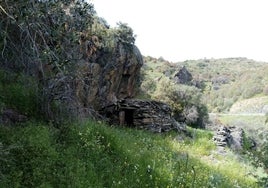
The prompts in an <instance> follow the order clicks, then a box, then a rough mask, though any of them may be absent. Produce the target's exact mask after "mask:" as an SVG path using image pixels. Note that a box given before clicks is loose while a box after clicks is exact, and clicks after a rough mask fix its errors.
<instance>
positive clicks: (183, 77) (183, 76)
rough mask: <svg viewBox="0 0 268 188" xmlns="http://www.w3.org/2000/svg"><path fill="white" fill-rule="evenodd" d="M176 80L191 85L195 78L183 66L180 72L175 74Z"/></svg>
mask: <svg viewBox="0 0 268 188" xmlns="http://www.w3.org/2000/svg"><path fill="white" fill-rule="evenodd" d="M174 79H175V81H176V82H177V83H179V84H186V85H191V81H192V80H193V76H192V74H191V73H190V72H189V71H188V70H187V69H186V67H185V66H183V67H182V68H181V69H180V70H179V72H178V73H176V74H175V77H174Z"/></svg>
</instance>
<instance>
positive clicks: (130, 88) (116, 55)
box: [75, 43, 143, 111]
mask: <svg viewBox="0 0 268 188" xmlns="http://www.w3.org/2000/svg"><path fill="white" fill-rule="evenodd" d="M142 64H143V59H142V55H141V53H140V51H139V50H138V48H137V47H136V46H132V47H131V48H126V47H125V46H124V45H123V44H120V43H119V44H118V45H117V47H116V48H115V49H114V52H113V53H105V52H102V51H100V52H99V54H97V55H96V57H95V59H94V61H93V63H91V62H82V63H81V64H80V67H79V70H78V72H79V74H80V75H79V78H78V79H77V81H76V89H75V90H76V96H77V98H78V100H79V103H80V104H81V105H82V106H93V108H94V109H95V110H97V111H98V110H100V109H102V107H103V106H107V104H110V103H114V102H116V101H117V100H119V99H124V98H133V97H134V96H135V95H136V93H137V91H138V87H139V79H140V68H141V66H142Z"/></svg>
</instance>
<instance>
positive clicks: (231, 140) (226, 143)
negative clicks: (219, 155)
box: [213, 126, 256, 150]
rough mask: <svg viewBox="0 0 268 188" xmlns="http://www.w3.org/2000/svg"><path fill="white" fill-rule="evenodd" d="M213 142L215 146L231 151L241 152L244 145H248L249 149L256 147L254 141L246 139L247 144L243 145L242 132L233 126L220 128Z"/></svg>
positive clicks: (243, 133)
mask: <svg viewBox="0 0 268 188" xmlns="http://www.w3.org/2000/svg"><path fill="white" fill-rule="evenodd" d="M213 140H214V142H215V143H216V144H217V146H219V147H230V148H231V149H233V150H242V149H243V146H244V145H245V144H250V146H248V147H249V148H250V149H252V148H254V147H255V146H256V143H255V142H254V140H252V139H250V138H248V139H247V142H248V143H245V132H244V130H243V129H242V128H237V127H235V126H232V127H227V126H221V127H220V128H219V129H218V130H217V132H216V133H215V136H214V137H213Z"/></svg>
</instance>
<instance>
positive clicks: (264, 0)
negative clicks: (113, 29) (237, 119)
mask: <svg viewBox="0 0 268 188" xmlns="http://www.w3.org/2000/svg"><path fill="white" fill-rule="evenodd" d="M91 2H92V3H93V4H94V6H95V10H96V11H97V14H98V15H99V16H100V17H103V18H104V19H105V20H106V21H107V22H108V23H109V24H110V25H111V26H115V25H116V23H117V22H119V21H121V22H124V23H127V24H128V25H129V26H130V27H131V28H132V29H133V30H134V33H135V34H136V35H137V37H136V45H137V46H138V48H139V49H140V51H141V53H142V54H143V55H145V56H147V55H150V56H153V57H157V58H158V57H163V58H165V59H166V60H169V61H173V62H177V61H184V60H187V59H188V60H189V59H202V58H224V57H247V58H249V59H255V60H259V61H268V0H135V1H134V0H91Z"/></svg>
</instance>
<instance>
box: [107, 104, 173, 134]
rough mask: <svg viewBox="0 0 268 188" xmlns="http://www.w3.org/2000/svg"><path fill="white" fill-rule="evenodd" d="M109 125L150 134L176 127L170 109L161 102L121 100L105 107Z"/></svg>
mask: <svg viewBox="0 0 268 188" xmlns="http://www.w3.org/2000/svg"><path fill="white" fill-rule="evenodd" d="M104 111H105V113H106V114H105V116H106V117H108V119H109V120H110V123H111V124H115V125H122V126H128V127H135V128H139V129H145V130H150V131H152V132H166V131H170V130H171V129H174V128H175V127H176V121H175V120H174V119H173V118H172V116H171V108H170V107H169V106H168V105H167V104H165V103H162V102H158V101H148V100H139V99H123V100H118V101H117V102H116V103H114V104H112V105H109V106H106V107H105V110H104Z"/></svg>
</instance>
